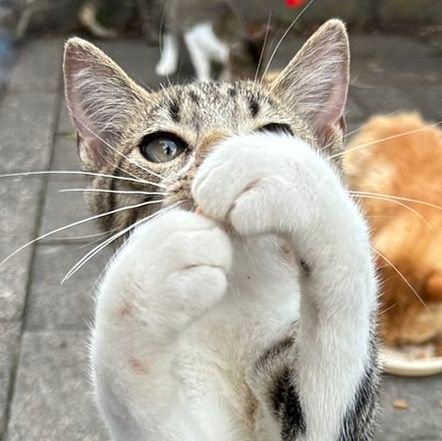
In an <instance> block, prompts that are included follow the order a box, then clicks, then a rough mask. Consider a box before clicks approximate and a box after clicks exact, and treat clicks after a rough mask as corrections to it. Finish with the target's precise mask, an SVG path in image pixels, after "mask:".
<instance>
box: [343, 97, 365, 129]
mask: <svg viewBox="0 0 442 441" xmlns="http://www.w3.org/2000/svg"><path fill="white" fill-rule="evenodd" d="M345 117H346V119H347V122H354V121H362V120H363V119H365V118H366V111H364V109H362V108H361V106H360V105H359V104H358V103H357V102H356V101H355V99H354V98H353V96H352V91H350V96H349V97H348V100H347V107H346V109H345Z"/></svg>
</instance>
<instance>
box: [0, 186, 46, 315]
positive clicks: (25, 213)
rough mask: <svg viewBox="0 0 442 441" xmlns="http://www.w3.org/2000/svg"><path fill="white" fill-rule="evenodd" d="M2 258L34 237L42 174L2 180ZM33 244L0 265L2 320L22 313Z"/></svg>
mask: <svg viewBox="0 0 442 441" xmlns="http://www.w3.org/2000/svg"><path fill="white" fill-rule="evenodd" d="M0 184H1V185H0V261H1V260H3V259H4V258H6V257H7V256H8V255H9V254H10V253H12V252H13V251H15V250H16V249H17V248H18V247H20V246H21V245H23V244H25V243H26V242H28V241H29V240H31V239H33V237H34V234H35V229H36V222H37V219H36V217H37V214H38V204H39V199H40V191H41V179H40V178H20V179H17V178H14V179H7V180H6V179H2V180H1V182H0ZM31 254H32V247H28V248H26V249H24V250H23V251H22V252H20V253H19V254H17V255H16V256H15V257H13V258H12V259H11V260H10V261H9V262H7V263H5V264H4V265H2V266H1V267H0V321H4V320H16V319H19V318H20V317H21V316H22V313H23V307H24V302H25V297H26V286H27V282H28V271H29V266H30V259H31Z"/></svg>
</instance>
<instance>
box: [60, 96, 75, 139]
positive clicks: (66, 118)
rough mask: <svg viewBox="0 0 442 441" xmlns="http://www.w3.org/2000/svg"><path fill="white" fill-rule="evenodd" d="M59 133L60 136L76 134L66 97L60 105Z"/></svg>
mask: <svg viewBox="0 0 442 441" xmlns="http://www.w3.org/2000/svg"><path fill="white" fill-rule="evenodd" d="M57 133H59V134H72V133H74V127H73V126H72V121H71V117H70V115H69V110H68V108H67V105H66V100H65V98H64V96H63V97H62V99H61V103H60V112H59V115H58V124H57Z"/></svg>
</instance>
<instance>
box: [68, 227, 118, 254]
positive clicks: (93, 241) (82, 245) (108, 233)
mask: <svg viewBox="0 0 442 441" xmlns="http://www.w3.org/2000/svg"><path fill="white" fill-rule="evenodd" d="M115 231H116V229H112V230H109V231H108V232H107V235H108V236H109V235H110V234H112V233H114V232H115ZM104 240H107V239H106V238H104ZM98 242H103V238H102V237H100V238H99V239H95V240H91V241H89V242H87V243H84V244H81V245H77V246H76V247H75V250H82V249H84V248H87V247H90V246H93V245H95V244H96V243H98Z"/></svg>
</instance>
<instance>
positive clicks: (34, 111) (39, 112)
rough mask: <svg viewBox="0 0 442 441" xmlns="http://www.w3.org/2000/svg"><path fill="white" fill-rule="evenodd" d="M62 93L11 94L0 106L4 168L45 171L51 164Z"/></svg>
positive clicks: (0, 149)
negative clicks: (54, 131) (54, 133)
mask: <svg viewBox="0 0 442 441" xmlns="http://www.w3.org/2000/svg"><path fill="white" fill-rule="evenodd" d="M58 100H59V95H58V94H57V93H55V92H32V91H28V92H24V93H20V94H13V93H8V94H7V95H6V96H5V97H4V99H3V101H2V103H1V107H0V133H1V139H0V157H1V158H2V161H1V163H0V171H1V172H8V171H30V170H43V169H47V167H48V166H49V160H50V155H51V149H52V137H53V130H54V124H55V118H56V111H57V106H58Z"/></svg>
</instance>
